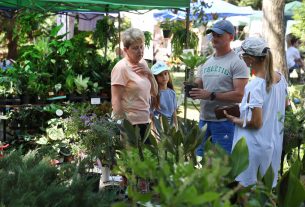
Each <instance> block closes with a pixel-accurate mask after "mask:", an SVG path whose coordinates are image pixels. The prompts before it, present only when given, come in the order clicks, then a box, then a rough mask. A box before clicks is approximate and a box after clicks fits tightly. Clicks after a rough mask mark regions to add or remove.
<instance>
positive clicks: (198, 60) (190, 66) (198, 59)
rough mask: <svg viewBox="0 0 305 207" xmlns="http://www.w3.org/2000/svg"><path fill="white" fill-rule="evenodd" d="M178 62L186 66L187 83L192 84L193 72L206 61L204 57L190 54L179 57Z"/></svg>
mask: <svg viewBox="0 0 305 207" xmlns="http://www.w3.org/2000/svg"><path fill="white" fill-rule="evenodd" d="M179 58H180V60H181V61H182V62H183V63H184V64H185V65H186V69H187V70H186V73H187V74H186V77H187V81H188V83H193V82H194V70H195V69H196V68H197V67H198V66H199V65H201V64H204V63H205V61H206V60H207V57H206V56H201V55H197V54H193V53H191V52H188V53H184V54H182V55H180V57H179Z"/></svg>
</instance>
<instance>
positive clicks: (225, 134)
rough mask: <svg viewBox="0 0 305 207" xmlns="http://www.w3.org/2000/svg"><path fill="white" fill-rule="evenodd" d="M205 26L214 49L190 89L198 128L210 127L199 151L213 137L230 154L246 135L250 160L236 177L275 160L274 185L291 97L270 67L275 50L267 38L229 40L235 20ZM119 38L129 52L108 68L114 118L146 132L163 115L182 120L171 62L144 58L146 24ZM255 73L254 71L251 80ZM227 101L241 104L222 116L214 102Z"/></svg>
mask: <svg viewBox="0 0 305 207" xmlns="http://www.w3.org/2000/svg"><path fill="white" fill-rule="evenodd" d="M207 33H211V35H212V40H211V43H212V45H213V48H214V50H215V53H214V54H213V55H212V56H211V57H210V58H209V59H208V60H207V61H206V62H205V63H204V64H203V65H201V66H199V67H198V72H197V75H196V80H195V82H196V83H197V86H198V87H197V88H193V89H192V90H191V91H190V96H191V98H193V99H199V100H200V119H199V127H200V128H201V127H203V126H204V125H207V133H206V135H205V137H204V139H203V142H202V144H201V145H200V146H199V147H198V149H197V150H196V152H194V153H196V154H197V155H198V156H204V151H203V149H204V144H205V143H206V142H207V141H208V140H210V141H211V142H212V143H215V144H219V145H220V146H221V147H222V148H223V149H224V150H225V151H226V152H227V153H228V154H230V153H231V151H232V150H233V149H234V146H235V144H236V143H237V142H238V140H239V139H240V138H241V137H245V138H246V142H247V145H248V149H249V166H248V168H247V169H246V170H245V171H244V172H242V173H241V174H240V175H239V176H238V177H237V178H236V181H238V182H239V183H240V184H241V185H243V186H249V185H253V184H255V183H256V181H257V172H258V171H260V173H261V175H264V174H265V172H266V170H267V169H268V167H269V166H270V165H271V166H272V169H273V171H274V174H275V177H274V182H273V184H274V186H275V185H276V182H277V173H278V170H279V166H280V158H281V153H282V142H283V133H282V129H283V127H284V126H283V121H282V120H283V119H280V118H279V116H282V117H284V116H285V106H286V103H287V102H286V100H287V83H286V80H285V77H284V76H283V75H282V74H281V73H279V72H277V71H276V70H275V68H274V67H273V60H272V54H271V50H270V48H269V47H268V45H267V43H266V41H265V40H263V39H262V38H258V37H250V38H247V39H246V40H245V41H244V42H243V43H242V45H241V48H240V51H234V50H232V49H231V47H230V42H231V41H232V40H233V39H234V35H235V31H234V27H233V25H232V23H231V22H229V21H227V20H220V21H218V22H216V23H215V24H214V25H213V27H212V28H210V29H209V30H207ZM122 37H123V38H122V40H123V45H124V52H125V56H124V58H123V59H122V60H121V61H119V62H118V63H117V64H116V65H115V66H114V68H113V70H112V73H111V90H112V108H113V118H114V119H127V120H128V121H129V122H130V123H131V124H132V125H134V126H135V127H139V128H140V132H141V133H140V135H141V137H142V138H143V137H144V133H145V131H146V130H147V126H148V124H149V123H150V122H152V123H153V124H152V125H157V124H159V123H158V122H159V120H160V117H161V116H165V117H166V118H167V120H168V123H169V124H170V125H172V126H173V127H177V114H176V111H177V101H176V93H175V91H174V88H173V84H172V81H171V77H170V73H169V68H168V66H167V65H166V63H164V62H157V63H155V64H154V65H153V66H152V68H151V69H149V67H148V65H147V63H146V62H145V60H144V59H143V51H144V35H143V32H142V31H141V30H139V29H136V28H130V29H128V30H126V31H125V32H124V33H123V35H122ZM250 70H251V71H250ZM250 72H251V74H254V75H255V78H253V79H252V80H251V81H249V76H250ZM230 105H235V106H236V105H239V108H240V116H238V115H235V114H231V113H230V112H229V110H228V111H227V110H225V109H224V111H223V114H224V117H223V118H220V119H218V118H217V117H216V115H215V108H216V107H219V106H220V107H224V108H225V107H227V106H230ZM209 137H211V139H208V138H209ZM145 144H150V143H149V142H146V143H145Z"/></svg>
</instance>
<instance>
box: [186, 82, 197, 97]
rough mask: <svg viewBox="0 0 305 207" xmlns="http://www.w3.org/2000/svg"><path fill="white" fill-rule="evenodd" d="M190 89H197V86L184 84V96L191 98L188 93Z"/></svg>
mask: <svg viewBox="0 0 305 207" xmlns="http://www.w3.org/2000/svg"><path fill="white" fill-rule="evenodd" d="M192 88H197V85H196V84H195V83H192V84H190V83H186V84H185V86H184V89H185V95H186V97H189V98H190V97H191V96H190V91H191V90H192Z"/></svg>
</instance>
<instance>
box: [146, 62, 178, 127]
mask: <svg viewBox="0 0 305 207" xmlns="http://www.w3.org/2000/svg"><path fill="white" fill-rule="evenodd" d="M151 71H152V73H153V74H154V77H155V79H156V81H157V83H158V90H159V92H158V95H157V96H156V97H155V98H153V99H152V107H153V117H154V118H153V120H154V124H155V125H157V124H160V122H159V121H160V118H161V116H165V117H166V118H167V119H168V122H169V124H170V125H172V126H175V127H176V128H177V125H178V124H177V113H176V110H177V99H176V92H175V91H174V87H173V83H172V79H171V76H170V74H169V68H168V66H167V65H166V64H165V63H164V62H162V61H159V62H157V63H156V64H154V65H153V66H152V68H151Z"/></svg>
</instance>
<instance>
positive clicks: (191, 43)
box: [171, 28, 199, 57]
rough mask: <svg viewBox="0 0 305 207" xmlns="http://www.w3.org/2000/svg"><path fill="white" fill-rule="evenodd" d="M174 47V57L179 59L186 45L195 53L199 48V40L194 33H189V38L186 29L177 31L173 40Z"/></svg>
mask: <svg viewBox="0 0 305 207" xmlns="http://www.w3.org/2000/svg"><path fill="white" fill-rule="evenodd" d="M171 42H172V47H173V55H174V56H175V57H179V56H180V55H181V54H182V52H183V49H185V48H186V45H187V46H188V48H192V49H194V50H195V51H196V50H197V47H198V42H199V38H198V36H197V34H196V33H195V32H193V31H189V38H187V31H186V29H185V28H181V29H177V30H175V31H174V32H173V38H172V41H171Z"/></svg>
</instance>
